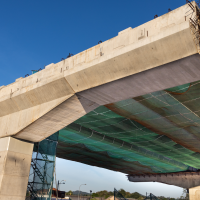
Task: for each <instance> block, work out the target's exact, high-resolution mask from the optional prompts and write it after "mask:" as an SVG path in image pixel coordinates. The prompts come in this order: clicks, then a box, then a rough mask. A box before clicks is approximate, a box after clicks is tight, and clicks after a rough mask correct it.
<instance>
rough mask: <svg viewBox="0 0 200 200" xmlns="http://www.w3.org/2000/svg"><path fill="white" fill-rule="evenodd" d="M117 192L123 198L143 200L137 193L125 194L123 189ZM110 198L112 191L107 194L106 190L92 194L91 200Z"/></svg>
mask: <svg viewBox="0 0 200 200" xmlns="http://www.w3.org/2000/svg"><path fill="white" fill-rule="evenodd" d="M119 192H120V193H121V194H122V195H123V196H124V197H125V198H134V199H138V200H143V199H144V197H143V196H142V195H141V194H139V193H138V192H134V193H130V192H126V191H125V190H124V189H120V190H119ZM110 196H113V191H112V192H108V191H106V190H103V191H99V192H96V193H93V194H92V198H93V199H94V198H95V197H104V198H105V199H107V198H108V197H110Z"/></svg>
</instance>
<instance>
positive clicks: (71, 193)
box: [65, 190, 73, 195]
mask: <svg viewBox="0 0 200 200" xmlns="http://www.w3.org/2000/svg"><path fill="white" fill-rule="evenodd" d="M65 194H66V195H73V192H72V191H71V190H69V191H68V192H66V193H65Z"/></svg>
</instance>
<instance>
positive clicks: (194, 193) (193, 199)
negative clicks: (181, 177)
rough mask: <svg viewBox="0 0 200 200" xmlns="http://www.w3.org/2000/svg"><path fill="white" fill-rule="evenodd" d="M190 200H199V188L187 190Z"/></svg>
mask: <svg viewBox="0 0 200 200" xmlns="http://www.w3.org/2000/svg"><path fill="white" fill-rule="evenodd" d="M189 197H190V200H199V199H200V186H198V187H194V188H190V189H189Z"/></svg>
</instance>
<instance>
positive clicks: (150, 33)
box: [0, 2, 200, 142]
mask: <svg viewBox="0 0 200 200" xmlns="http://www.w3.org/2000/svg"><path fill="white" fill-rule="evenodd" d="M193 5H194V6H195V5H196V4H195V2H193ZM190 9H191V8H190V7H189V6H188V5H184V6H182V7H180V8H178V9H176V10H173V11H171V12H169V13H167V14H165V15H163V16H161V17H158V18H156V19H154V20H152V21H149V22H147V23H145V24H143V25H141V26H139V27H136V28H134V29H132V28H128V29H126V30H123V31H121V32H119V33H118V36H116V37H114V38H112V39H110V40H108V41H105V42H103V43H101V44H98V45H96V46H94V47H92V48H90V49H88V50H86V51H83V52H81V53H79V54H77V55H74V56H72V57H70V58H68V59H65V60H63V61H61V62H59V63H56V64H50V65H48V66H46V67H45V69H44V70H42V71H40V72H38V73H35V74H33V75H31V76H29V77H26V78H19V79H16V81H15V82H14V83H12V84H10V85H8V86H2V87H0V110H1V113H0V126H1V129H0V138H1V137H6V136H16V137H18V138H21V139H26V140H28V141H34V142H36V141H41V140H43V139H44V138H45V137H48V136H49V135H51V134H53V133H54V132H56V131H58V130H60V129H61V128H63V127H65V126H67V125H68V124H70V123H72V122H73V121H75V120H76V119H78V118H80V117H81V116H83V115H85V114H86V113H87V112H88V111H89V110H91V108H93V109H94V108H96V107H97V106H98V105H104V104H107V103H112V102H114V101H119V100H123V99H127V98H130V97H135V96H137V95H141V94H145V93H147V92H151V91H155V90H160V89H162V88H163V89H165V88H167V87H173V86H177V85H180V84H184V83H186V82H192V81H194V80H200V75H199V69H198V67H197V64H196V63H197V60H198V59H199V58H198V56H197V54H198V48H197V46H196V44H195V42H194V36H193V34H192V33H191V28H190V21H189V18H190V17H191V16H192V12H191V10H190ZM188 11H189V12H188ZM188 13H189V14H188ZM196 15H197V14H196V12H194V13H193V16H196ZM193 55H196V56H194V57H192V56H193ZM191 57H192V59H191ZM187 58H188V63H187V64H186V65H185V63H184V62H183V61H184V59H187ZM178 61H180V63H179V64H178V63H176V64H174V65H173V64H172V65H167V64H168V63H170V64H171V63H174V62H178ZM192 63H194V64H192ZM190 64H191V65H193V67H192V68H191V66H190ZM163 66H164V67H163ZM172 66H173V67H172ZM168 67H169V69H167V68H168ZM156 68H158V70H156V71H155V69H156ZM159 68H162V70H159ZM172 68H173V69H172ZM178 69H179V70H181V72H180V71H178ZM150 70H153V71H151V72H149V71H150ZM173 70H175V71H176V73H177V75H174V71H173ZM165 71H166V72H167V76H166V74H165ZM154 72H155V74H154ZM160 72H161V77H160V76H159V73H160ZM163 77H164V81H162V78H163ZM184 77H185V79H184ZM148 78H149V81H148ZM118 81H119V82H118ZM129 83H130V85H129ZM160 83H161V84H160ZM135 84H137V85H135ZM158 85H160V86H158ZM117 88H120V91H119V89H117ZM141 88H142V89H141ZM151 88H152V89H151ZM113 89H114V90H115V91H116V92H114V90H113ZM111 94H112V95H111ZM60 109H63V111H61V110H60ZM64 118H68V119H64ZM42 129H43V130H42Z"/></svg>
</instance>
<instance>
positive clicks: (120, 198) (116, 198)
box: [114, 188, 128, 200]
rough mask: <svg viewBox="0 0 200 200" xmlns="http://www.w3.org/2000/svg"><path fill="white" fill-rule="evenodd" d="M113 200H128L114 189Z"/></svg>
mask: <svg viewBox="0 0 200 200" xmlns="http://www.w3.org/2000/svg"><path fill="white" fill-rule="evenodd" d="M114 200H128V199H126V198H125V197H124V196H123V195H122V194H121V193H120V192H119V191H118V190H116V189H115V188H114Z"/></svg>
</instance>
